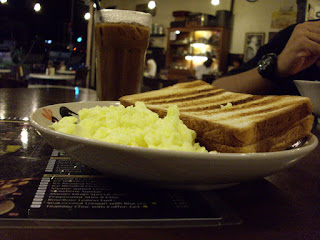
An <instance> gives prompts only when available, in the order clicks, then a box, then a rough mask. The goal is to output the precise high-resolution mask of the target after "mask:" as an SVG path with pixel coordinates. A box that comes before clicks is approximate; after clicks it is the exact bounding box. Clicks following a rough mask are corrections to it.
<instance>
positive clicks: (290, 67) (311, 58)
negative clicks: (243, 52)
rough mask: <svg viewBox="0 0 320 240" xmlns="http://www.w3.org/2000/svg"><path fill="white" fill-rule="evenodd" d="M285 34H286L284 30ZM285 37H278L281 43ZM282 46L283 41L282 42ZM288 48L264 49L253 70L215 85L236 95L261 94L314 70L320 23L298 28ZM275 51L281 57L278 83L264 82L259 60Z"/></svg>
mask: <svg viewBox="0 0 320 240" xmlns="http://www.w3.org/2000/svg"><path fill="white" fill-rule="evenodd" d="M284 32H285V31H284ZM280 39H281V36H280V37H278V38H277V40H278V41H279V40H280ZM275 41H276V40H274V41H273V42H275ZM279 43H280V44H281V40H280V41H279ZM285 43H286V44H285V47H284V48H282V49H281V47H280V48H279V49H281V50H280V52H279V49H276V48H275V49H273V46H274V44H273V45H271V46H269V48H268V50H267V51H265V49H262V51H260V53H258V54H257V55H259V56H258V57H255V62H252V61H251V62H250V64H251V66H250V67H252V68H251V69H250V70H247V71H245V72H243V73H239V74H235V75H231V76H227V77H222V78H219V79H217V80H216V81H214V82H213V85H214V86H216V87H219V88H224V89H226V90H228V91H233V92H245V93H253V94H260V93H264V92H268V91H269V90H272V88H274V87H275V84H276V81H282V79H285V78H287V77H291V76H294V75H295V74H297V73H299V72H300V71H302V70H304V69H306V68H308V67H310V66H311V65H312V64H313V63H315V62H316V61H317V59H318V58H319V56H320V21H312V22H305V23H301V24H298V25H297V26H295V28H294V30H293V32H292V34H291V36H290V38H289V40H288V41H287V42H285ZM268 51H269V52H275V53H277V54H279V55H278V61H277V66H278V69H277V76H278V78H277V79H275V81H271V80H268V79H264V78H262V77H261V76H260V74H259V73H258V70H257V67H256V66H257V61H258V60H259V58H260V57H261V56H262V55H263V54H266V53H268Z"/></svg>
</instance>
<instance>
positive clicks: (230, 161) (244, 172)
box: [30, 101, 318, 190]
mask: <svg viewBox="0 0 320 240" xmlns="http://www.w3.org/2000/svg"><path fill="white" fill-rule="evenodd" d="M117 104H119V103H118V102H103V101H95V102H74V103H63V104H56V105H51V106H46V107H43V108H40V109H38V110H36V111H35V112H34V113H33V114H32V116H31V118H30V119H31V124H32V126H34V127H35V128H36V129H37V130H38V131H39V132H40V133H41V135H42V136H43V137H44V138H45V139H46V140H47V141H48V142H49V143H50V144H51V145H52V146H53V147H54V148H56V149H63V150H65V151H66V152H67V153H68V155H69V156H71V157H72V158H74V159H76V160H79V161H80V162H82V163H84V164H86V165H87V166H90V167H92V168H94V169H96V170H98V171H100V172H102V173H104V174H106V175H109V176H112V177H120V178H122V179H129V180H131V181H132V180H137V181H139V182H143V183H147V184H152V185H156V186H160V187H165V188H180V189H192V190H203V189H212V188H220V187H225V186H228V185H230V184H235V183H239V182H243V181H248V180H252V179H256V178H259V177H265V176H268V175H271V174H273V173H275V172H278V171H280V170H282V169H284V168H287V167H289V166H290V165H291V164H293V163H294V162H296V161H297V160H298V159H300V158H302V157H304V156H306V155H307V154H308V153H310V152H311V151H312V150H313V149H314V148H315V147H316V146H317V144H318V139H317V138H316V136H314V135H311V137H310V138H309V140H308V141H307V142H306V143H305V144H304V145H303V146H302V147H300V148H295V149H291V150H285V151H279V152H268V153H249V154H248V153H246V154H244V153H218V154H209V153H193V152H180V151H168V150H158V149H150V148H141V147H131V146H126V145H120V144H113V143H106V142H100V141H95V140H91V139H86V138H81V137H77V136H72V135H68V134H64V133H60V132H57V131H54V130H52V129H50V128H49V127H48V126H49V125H51V124H52V122H51V119H52V117H55V118H57V119H58V120H60V119H61V115H60V110H61V107H66V108H68V109H70V110H72V111H73V112H78V111H79V110H80V109H82V108H91V107H95V106H97V105H99V106H110V105H117Z"/></svg>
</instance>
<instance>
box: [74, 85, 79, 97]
mask: <svg viewBox="0 0 320 240" xmlns="http://www.w3.org/2000/svg"><path fill="white" fill-rule="evenodd" d="M79 92H80V90H79V88H78V87H75V88H74V94H75V95H76V96H78V95H79Z"/></svg>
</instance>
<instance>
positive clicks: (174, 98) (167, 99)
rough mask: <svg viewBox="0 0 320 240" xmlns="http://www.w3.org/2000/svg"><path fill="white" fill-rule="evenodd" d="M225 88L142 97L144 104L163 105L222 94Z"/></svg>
mask: <svg viewBox="0 0 320 240" xmlns="http://www.w3.org/2000/svg"><path fill="white" fill-rule="evenodd" d="M224 92H225V90H223V89H217V90H215V89H214V90H213V89H204V90H200V91H198V92H197V93H195V94H192V95H191V94H190V93H188V92H185V93H180V94H179V93H178V94H171V95H167V96H162V97H150V98H148V99H142V101H144V102H145V103H146V104H156V105H165V104H174V103H176V102H178V103H181V102H189V101H194V100H197V99H203V98H207V97H212V96H218V95H220V94H223V93H224Z"/></svg>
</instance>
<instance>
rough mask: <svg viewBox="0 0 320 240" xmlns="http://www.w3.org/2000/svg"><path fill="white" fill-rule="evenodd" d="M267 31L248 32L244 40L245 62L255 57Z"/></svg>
mask: <svg viewBox="0 0 320 240" xmlns="http://www.w3.org/2000/svg"><path fill="white" fill-rule="evenodd" d="M264 38H265V33H264V32H258V33H254V32H249V33H246V36H245V40H244V59H243V60H244V62H247V61H249V60H250V59H251V58H253V57H254V56H255V55H256V53H257V51H258V49H259V47H261V46H262V45H263V44H264Z"/></svg>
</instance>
